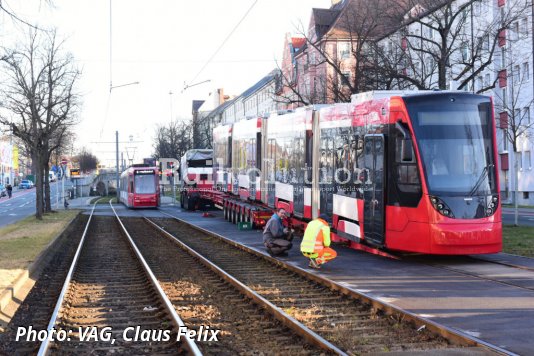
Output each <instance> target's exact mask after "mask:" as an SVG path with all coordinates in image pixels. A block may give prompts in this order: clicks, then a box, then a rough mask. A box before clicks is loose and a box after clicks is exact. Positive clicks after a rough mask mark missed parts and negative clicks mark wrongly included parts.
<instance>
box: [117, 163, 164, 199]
mask: <svg viewBox="0 0 534 356" xmlns="http://www.w3.org/2000/svg"><path fill="white" fill-rule="evenodd" d="M119 191H120V201H121V203H123V204H124V205H126V206H127V207H128V208H157V207H158V206H159V205H160V195H159V175H158V169H157V168H156V167H148V166H146V165H133V166H132V167H130V168H128V169H127V170H125V171H124V172H122V174H121V178H120V188H119Z"/></svg>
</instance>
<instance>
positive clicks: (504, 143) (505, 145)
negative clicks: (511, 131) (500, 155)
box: [502, 130, 508, 151]
mask: <svg viewBox="0 0 534 356" xmlns="http://www.w3.org/2000/svg"><path fill="white" fill-rule="evenodd" d="M502 149H503V151H508V133H507V132H506V130H502Z"/></svg>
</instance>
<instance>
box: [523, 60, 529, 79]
mask: <svg viewBox="0 0 534 356" xmlns="http://www.w3.org/2000/svg"><path fill="white" fill-rule="evenodd" d="M523 80H530V68H529V65H528V62H525V63H523Z"/></svg>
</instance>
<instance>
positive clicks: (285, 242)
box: [265, 233, 293, 255]
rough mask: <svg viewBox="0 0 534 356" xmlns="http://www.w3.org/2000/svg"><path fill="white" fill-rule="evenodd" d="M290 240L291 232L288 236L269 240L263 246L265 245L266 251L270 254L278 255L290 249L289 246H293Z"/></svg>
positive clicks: (291, 237) (291, 238)
mask: <svg viewBox="0 0 534 356" xmlns="http://www.w3.org/2000/svg"><path fill="white" fill-rule="evenodd" d="M292 240H293V234H292V233H289V234H288V236H286V237H284V238H278V239H274V240H271V241H269V242H268V243H266V244H265V247H267V251H268V252H269V253H271V254H272V255H280V254H283V253H284V252H287V251H289V250H291V247H293V244H292V243H291V241H292Z"/></svg>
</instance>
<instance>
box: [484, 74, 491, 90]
mask: <svg viewBox="0 0 534 356" xmlns="http://www.w3.org/2000/svg"><path fill="white" fill-rule="evenodd" d="M490 80H491V76H490V74H489V73H487V74H486V75H485V76H484V86H485V87H489V86H490Z"/></svg>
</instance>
